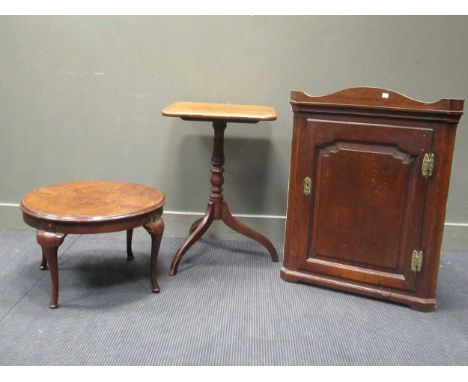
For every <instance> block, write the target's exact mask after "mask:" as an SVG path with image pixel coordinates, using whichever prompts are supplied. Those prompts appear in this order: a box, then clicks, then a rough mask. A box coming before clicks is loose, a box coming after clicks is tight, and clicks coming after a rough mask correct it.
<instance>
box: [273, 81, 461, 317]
mask: <svg viewBox="0 0 468 382" xmlns="http://www.w3.org/2000/svg"><path fill="white" fill-rule="evenodd" d="M291 105H292V107H293V111H294V126H293V142H292V154H291V167H290V180H289V195H288V212H287V222H286V237H285V260H284V264H283V268H282V270H281V276H282V278H283V279H285V280H288V281H302V282H307V283H312V284H318V285H323V286H328V287H332V288H336V289H341V290H344V291H348V292H356V293H361V294H364V295H367V296H371V297H378V298H384V299H388V300H391V301H395V302H400V303H405V304H408V305H410V306H412V307H413V308H415V309H419V310H423V311H430V310H433V309H435V306H436V300H435V297H436V283H437V271H438V266H439V256H440V246H441V240H442V232H443V225H444V219H445V203H446V199H447V192H448V183H449V177H450V167H451V166H450V165H451V160H452V153H453V143H454V138H455V130H456V126H457V123H458V120H459V118H460V116H461V114H462V110H463V101H461V100H449V99H444V100H440V101H437V102H433V103H424V102H420V101H416V100H412V99H410V98H408V97H406V96H404V95H401V94H399V93H396V92H393V91H390V90H385V89H377V88H354V89H346V90H342V91H340V92H337V93H334V94H332V95H330V96H322V97H311V96H308V95H306V94H305V93H303V92H297V91H293V92H292V93H291ZM431 152H432V153H434V154H435V167H434V172H433V175H432V177H429V178H428V179H426V178H424V177H423V176H422V174H421V166H422V160H423V157H424V155H425V154H426V153H431ZM305 177H309V178H310V179H311V181H312V188H311V193H310V195H305V194H304V178H305ZM414 250H422V251H423V264H422V269H421V271H420V272H414V271H412V269H411V258H412V253H413V251H414Z"/></svg>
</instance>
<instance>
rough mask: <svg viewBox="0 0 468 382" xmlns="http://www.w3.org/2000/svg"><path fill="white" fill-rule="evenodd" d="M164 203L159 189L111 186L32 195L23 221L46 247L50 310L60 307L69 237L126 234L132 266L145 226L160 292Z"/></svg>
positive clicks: (67, 186)
mask: <svg viewBox="0 0 468 382" xmlns="http://www.w3.org/2000/svg"><path fill="white" fill-rule="evenodd" d="M164 202H165V198H164V194H163V193H161V192H160V191H159V190H157V189H155V188H151V187H147V186H143V185H139V184H132V183H121V182H111V181H87V182H72V183H62V184H57V185H53V186H49V187H43V188H38V189H36V190H34V191H32V192H30V193H29V194H27V195H26V196H25V197H24V198H23V199H22V201H21V204H20V208H21V210H22V212H23V219H24V221H25V222H26V223H27V224H29V225H30V226H32V227H34V228H37V242H38V243H39V245H40V246H41V247H42V261H41V269H43V270H46V269H48V268H49V269H50V276H51V283H52V292H51V300H50V304H49V306H50V308H57V307H58V289H59V280H58V264H57V252H58V248H59V247H60V245H61V244H62V243H63V240H64V239H65V237H66V235H67V234H93V233H105V232H116V231H123V230H126V231H127V260H132V259H134V256H133V253H132V236H133V229H134V228H136V227H140V226H143V227H144V228H145V229H146V231H147V232H148V233H149V234H150V235H151V240H152V245H151V272H150V276H151V284H152V290H153V292H159V290H160V288H159V285H158V281H157V277H156V273H157V267H156V262H157V257H158V254H159V246H160V243H161V239H162V235H163V232H164V222H163V221H162V218H161V215H162V212H163V206H164Z"/></svg>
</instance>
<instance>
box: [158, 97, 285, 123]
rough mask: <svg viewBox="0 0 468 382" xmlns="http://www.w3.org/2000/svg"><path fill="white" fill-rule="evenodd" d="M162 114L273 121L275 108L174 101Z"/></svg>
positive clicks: (224, 119) (208, 119)
mask: <svg viewBox="0 0 468 382" xmlns="http://www.w3.org/2000/svg"><path fill="white" fill-rule="evenodd" d="M162 115H164V116H167V117H179V118H182V119H191V120H201V121H214V120H221V121H230V122H250V123H255V122H259V121H274V120H275V119H276V118H277V115H276V110H275V109H274V108H273V107H271V106H258V105H234V104H222V103H200V102H174V103H172V104H170V105H169V106H167V107H166V108H164V109H163V111H162Z"/></svg>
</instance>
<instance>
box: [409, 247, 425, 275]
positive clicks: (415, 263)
mask: <svg viewBox="0 0 468 382" xmlns="http://www.w3.org/2000/svg"><path fill="white" fill-rule="evenodd" d="M422 262H423V251H421V250H419V251H418V250H417V249H415V250H414V251H413V255H412V256H411V270H412V271H413V272H421V268H422Z"/></svg>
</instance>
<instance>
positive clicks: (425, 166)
mask: <svg viewBox="0 0 468 382" xmlns="http://www.w3.org/2000/svg"><path fill="white" fill-rule="evenodd" d="M434 160H435V158H434V153H426V154H424V158H423V161H422V166H421V173H422V176H423V177H424V178H426V179H428V178H429V177H430V176H432V172H433V171H434Z"/></svg>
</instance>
